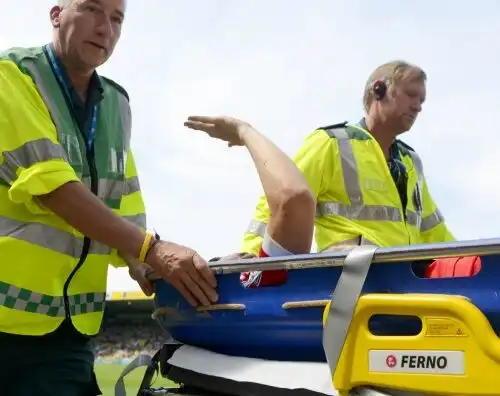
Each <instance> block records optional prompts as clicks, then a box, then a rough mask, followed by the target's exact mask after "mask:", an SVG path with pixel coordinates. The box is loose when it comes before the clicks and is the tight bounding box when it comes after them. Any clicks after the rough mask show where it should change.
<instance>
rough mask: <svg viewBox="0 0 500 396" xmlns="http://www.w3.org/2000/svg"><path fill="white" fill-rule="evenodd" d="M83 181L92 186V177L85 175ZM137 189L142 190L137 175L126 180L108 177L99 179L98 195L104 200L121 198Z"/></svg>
mask: <svg viewBox="0 0 500 396" xmlns="http://www.w3.org/2000/svg"><path fill="white" fill-rule="evenodd" d="M82 182H83V183H84V184H85V185H89V186H90V177H84V178H83V179H82ZM137 191H141V186H140V184H139V178H138V177H137V176H134V177H131V178H130V179H126V180H125V181H118V180H107V179H99V180H98V197H99V198H100V199H102V200H107V199H112V200H119V199H121V198H122V197H123V196H124V195H130V194H133V193H135V192H137Z"/></svg>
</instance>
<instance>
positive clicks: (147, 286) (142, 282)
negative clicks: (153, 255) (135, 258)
mask: <svg viewBox="0 0 500 396" xmlns="http://www.w3.org/2000/svg"><path fill="white" fill-rule="evenodd" d="M150 272H152V269H151V268H149V267H148V266H146V265H144V264H142V265H141V266H140V267H136V268H135V271H134V276H133V277H132V278H133V279H134V280H135V281H136V282H137V283H138V284H139V286H140V287H141V290H142V291H143V293H144V294H145V295H146V296H148V297H149V296H151V295H152V294H153V292H154V287H153V283H152V282H151V281H150V280H149V279H148V277H147V275H148V274H149V273H150Z"/></svg>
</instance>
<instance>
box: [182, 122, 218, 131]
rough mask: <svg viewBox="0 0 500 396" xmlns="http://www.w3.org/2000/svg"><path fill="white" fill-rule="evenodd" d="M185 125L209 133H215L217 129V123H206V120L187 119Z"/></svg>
mask: <svg viewBox="0 0 500 396" xmlns="http://www.w3.org/2000/svg"><path fill="white" fill-rule="evenodd" d="M184 126H185V127H187V128H189V129H194V130H197V131H204V132H207V133H208V134H210V133H213V131H214V130H215V125H214V124H210V123H206V122H198V121H185V122H184Z"/></svg>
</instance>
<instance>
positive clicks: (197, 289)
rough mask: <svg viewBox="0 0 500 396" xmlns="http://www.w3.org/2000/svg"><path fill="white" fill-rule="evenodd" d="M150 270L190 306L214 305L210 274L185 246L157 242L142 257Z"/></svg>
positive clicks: (204, 263) (197, 256)
mask: <svg viewBox="0 0 500 396" xmlns="http://www.w3.org/2000/svg"><path fill="white" fill-rule="evenodd" d="M146 261H147V264H149V265H150V266H151V267H152V268H153V269H154V271H155V272H156V273H157V274H158V275H159V276H161V277H162V278H163V279H164V280H165V281H167V282H169V283H170V284H171V285H172V286H174V287H175V288H176V289H177V290H178V291H179V292H180V293H181V294H182V295H183V296H184V298H185V299H186V300H187V301H188V302H189V303H190V304H191V305H192V306H194V307H196V306H198V305H200V304H202V305H205V306H207V305H210V304H212V303H215V302H216V301H217V300H218V298H219V296H218V295H217V292H216V290H215V288H216V286H217V281H216V279H215V276H214V274H213V273H212V271H211V270H210V268H209V267H208V264H207V262H206V261H205V260H203V259H202V258H201V257H200V256H199V255H198V253H196V252H195V251H194V250H193V249H190V248H188V247H186V246H182V245H177V244H175V243H172V242H165V241H159V242H158V243H157V244H155V245H154V246H153V248H152V249H151V251H150V252H149V253H148V255H147V257H146Z"/></svg>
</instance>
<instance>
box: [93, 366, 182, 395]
mask: <svg viewBox="0 0 500 396" xmlns="http://www.w3.org/2000/svg"><path fill="white" fill-rule="evenodd" d="M125 367H126V365H122V364H108V363H98V364H96V366H95V372H96V376H97V381H98V382H99V387H100V388H101V391H102V394H103V396H114V394H115V383H116V380H117V379H118V377H119V376H120V374H121V373H122V371H123V369H124V368H125ZM145 371H146V368H145V367H140V368H138V369H136V370H135V371H132V372H131V373H130V374H129V375H127V376H126V377H125V388H126V389H127V396H136V395H137V390H138V389H139V386H140V384H141V381H142V377H143V376H144V372H145ZM162 386H175V385H174V384H173V383H172V382H170V381H167V380H165V379H164V378H162V377H161V376H160V375H157V377H156V379H154V380H153V387H154V388H160V387H162Z"/></svg>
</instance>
